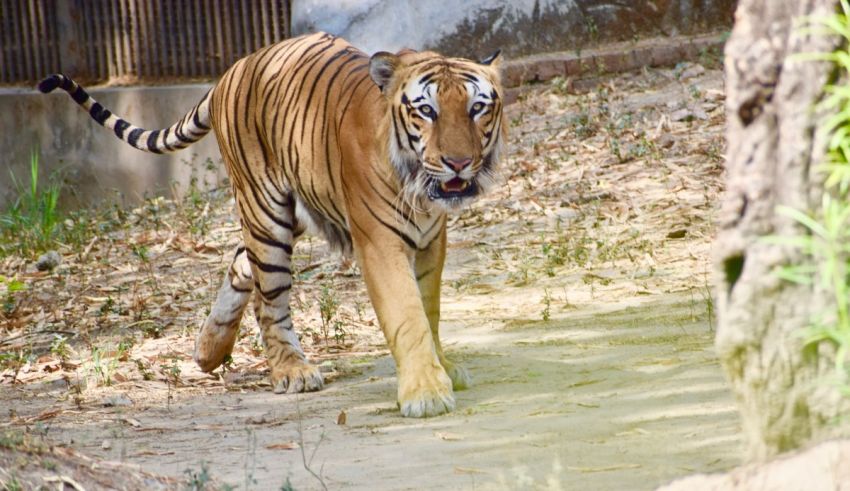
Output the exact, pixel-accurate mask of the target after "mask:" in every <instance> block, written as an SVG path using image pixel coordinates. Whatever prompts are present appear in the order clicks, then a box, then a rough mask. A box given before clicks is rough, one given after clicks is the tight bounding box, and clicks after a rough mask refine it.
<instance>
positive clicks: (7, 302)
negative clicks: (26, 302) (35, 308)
mask: <svg viewBox="0 0 850 491" xmlns="http://www.w3.org/2000/svg"><path fill="white" fill-rule="evenodd" d="M0 285H6V295H4V296H3V314H4V315H5V316H7V317H8V316H10V315H12V314H13V313H14V312H15V308H16V307H17V305H18V304H17V301H16V300H15V294H16V293H18V292H22V291H25V290H26V289H27V285H26V284H25V283H24V282H22V281H20V280H16V279H14V278H6V277H5V276H0Z"/></svg>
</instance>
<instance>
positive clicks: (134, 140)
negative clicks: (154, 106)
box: [127, 128, 145, 148]
mask: <svg viewBox="0 0 850 491" xmlns="http://www.w3.org/2000/svg"><path fill="white" fill-rule="evenodd" d="M144 132H145V130H143V129H141V128H136V129H134V130H133V131H131V132H130V134H129V135H128V136H127V143H129V144H130V145H133V146H134V147H136V148H139V137H140V136H142V133H144Z"/></svg>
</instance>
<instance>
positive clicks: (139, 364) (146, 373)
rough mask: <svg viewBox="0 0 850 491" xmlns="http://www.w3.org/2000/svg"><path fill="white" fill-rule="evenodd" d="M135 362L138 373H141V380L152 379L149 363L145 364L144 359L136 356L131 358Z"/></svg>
mask: <svg viewBox="0 0 850 491" xmlns="http://www.w3.org/2000/svg"><path fill="white" fill-rule="evenodd" d="M133 362H134V363H135V364H136V368H137V369H138V370H139V373H140V374H141V375H142V380H153V378H154V377H153V372H151V369H150V365H148V364H146V363H145V362H144V361H142V360H140V359H138V358H136V359H134V360H133Z"/></svg>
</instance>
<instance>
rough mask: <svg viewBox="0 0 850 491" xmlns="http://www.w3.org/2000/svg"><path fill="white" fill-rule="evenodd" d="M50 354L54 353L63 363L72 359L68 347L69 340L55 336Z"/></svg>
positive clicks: (58, 335)
mask: <svg viewBox="0 0 850 491" xmlns="http://www.w3.org/2000/svg"><path fill="white" fill-rule="evenodd" d="M50 353H52V354H53V356H55V357H56V358H59V361H61V362H62V363H65V362H67V361H68V359H69V358H70V357H71V350H70V348H69V347H68V340H67V338H66V337H65V336H63V335H61V334H54V335H53V342H51V343H50Z"/></svg>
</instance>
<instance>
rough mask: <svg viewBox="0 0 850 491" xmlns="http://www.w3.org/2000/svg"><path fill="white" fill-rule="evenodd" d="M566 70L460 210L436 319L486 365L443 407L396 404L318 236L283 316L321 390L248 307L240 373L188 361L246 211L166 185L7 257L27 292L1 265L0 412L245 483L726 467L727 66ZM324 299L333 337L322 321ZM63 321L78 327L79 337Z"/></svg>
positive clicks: (604, 478)
mask: <svg viewBox="0 0 850 491" xmlns="http://www.w3.org/2000/svg"><path fill="white" fill-rule="evenodd" d="M566 85H568V84H566V83H565V82H564V81H557V80H556V81H555V82H553V83H552V84H551V85H549V86H547V88H545V90H538V91H532V92H531V93H529V94H528V95H526V96H524V98H523V99H522V100H521V101H520V102H519V103H517V104H515V105H513V106H510V108H509V109H508V112H507V114H508V116H509V117H510V121H511V143H510V148H509V151H508V155H509V156H510V157H509V158H508V159H507V161H506V162H505V163H504V175H505V182H504V185H503V186H501V187H500V188H499V189H497V190H496V191H495V192H494V193H493V194H491V195H490V196H488V197H487V198H486V199H484V200H482V201H481V202H480V203H477V204H476V205H475V206H473V207H472V208H471V209H470V210H467V211H465V212H464V213H462V214H461V215H458V216H456V217H454V218H452V219H451V221H450V232H449V253H448V254H449V255H448V262H447V267H446V273H445V275H444V290H443V295H444V299H443V323H442V326H443V327H442V329H443V332H444V337H445V340H446V345H447V351H448V353H449V355H450V356H454V357H455V358H457V359H459V360H460V361H462V362H463V363H464V364H465V365H466V366H467V367H468V368H469V369H470V371H471V372H472V375H473V379H474V385H473V387H472V388H471V389H469V390H467V391H464V392H459V393H458V394H457V402H458V408H457V410H456V411H455V412H454V413H452V414H449V415H446V416H441V417H437V418H432V419H428V420H407V419H403V418H401V417H400V416H399V414H398V411H397V409H396V407H395V403H394V401H395V390H396V384H395V378H394V377H395V374H394V368H393V363H392V360H391V359H390V358H388V357H387V356H386V350H385V347H384V345H383V340H382V336H381V334H380V331H379V329H378V328H377V326H376V322H375V320H374V314H373V313H372V312H371V310H370V309H369V307H368V302H367V299H366V297H365V293H364V290H363V286H362V282H361V281H360V279H359V277H358V275H357V271H356V269H352V268H351V267H350V265H348V264H343V265H342V266H340V265H339V262H338V261H337V260H336V259H333V258H329V257H328V256H327V255H326V253H325V251H324V249H323V246H322V245H321V243H320V242H315V241H310V242H306V243H302V244H299V246H298V248H297V250H296V256H295V259H296V269H297V270H298V277H297V282H296V283H297V286H296V288H295V290H294V296H293V302H292V303H293V318H294V319H295V323H296V325H297V326H299V327H300V328H301V329H302V330H304V332H305V334H304V338H303V339H302V341H303V342H304V344H305V346H306V348H307V352H308V355H309V356H310V357H311V359H312V360H314V361H316V362H317V363H321V364H322V367H323V369H324V370H325V371H326V378H327V380H328V381H329V384H328V385H327V387H326V389H325V390H323V391H322V392H320V393H315V394H306V395H302V396H298V397H291V396H276V395H273V394H272V393H270V391H269V390H268V389H269V388H268V383H267V382H266V371H267V368H266V367H265V362H264V360H263V357H262V354H261V353H260V352H258V350H257V339H258V338H257V329H256V323H255V322H254V321H253V320H252V319H250V318H249V319H247V320H246V322H245V324H244V329H243V332H244V335H243V337H242V338H241V339H240V340H239V341H238V343H237V346H236V349H235V351H234V357H233V358H234V359H233V364H232V366H231V368H230V370H229V371H227V372H226V373H218V374H217V375H216V376H214V377H210V376H208V375H205V374H202V373H200V372H199V371H198V370H197V368H196V367H195V366H194V364H193V362H192V361H191V351H192V340H193V338H194V334H195V329H196V327H195V326H197V325H198V324H199V322H200V321H201V320H202V319H203V316H204V311H205V308H206V307H207V306H208V305H209V301H210V299H211V297H212V295H213V293H214V291H215V288H216V287H217V286H218V284H219V281H220V280H219V273H218V271H219V270H220V269H219V268H220V266H221V265H222V264H223V263H224V262H226V260H227V257H228V256H229V253H228V252H227V251H228V250H229V248H230V247H231V246H232V245H233V244H235V242H236V240H237V238H236V237H237V232H238V227H236V225H235V222H234V221H233V218H232V216H230V214H229V208H228V207H227V206H226V204H225V203H222V202H219V203H217V204H214V206H210V205H209V204H204V203H200V206H198V207H197V208H194V209H193V208H190V207H189V204H191V203H190V202H184V203H182V205H179V206H177V207H173V208H169V207H168V206H167V204H164V203H162V202H160V201H153V202H151V203H148V204H146V206H145V207H142V208H140V209H139V210H136V211H134V212H133V213H132V214H131V215H130V216H131V217H133V218H132V219H131V220H130V221H131V222H132V223H131V224H126V225H121V226H118V227H117V228H114V229H111V230H112V231H111V232H109V235H108V236H103V237H101V238H100V239H99V240H98V241H94V240H93V241H91V242H90V243H89V244H88V245H85V244H84V245H85V250H84V251H76V250H71V251H69V252H65V253H64V257H65V263H64V264H63V266H62V267H60V268H59V269H58V270H57V271H56V272H54V273H51V274H44V273H39V272H35V271H34V270H33V266H32V265H31V263H29V262H28V261H26V260H24V259H16V258H8V259H7V260H5V262H3V263H2V264H0V266H2V267H3V268H4V270H6V271H15V272H17V273H16V275H17V276H16V278H18V279H19V280H20V281H21V282H22V283H23V284H24V285H25V287H26V288H27V289H26V290H24V293H14V292H11V291H4V290H3V285H0V295H2V296H4V298H5V299H6V302H7V305H11V306H12V309H11V310H10V314H8V317H7V320H5V321H4V322H5V324H4V325H3V326H5V333H6V334H5V335H6V336H7V337H6V339H5V340H4V339H2V338H0V346H2V347H3V351H4V352H5V353H9V354H10V357H9V358H8V359H9V360H13V361H14V360H20V362H19V363H18V364H16V365H13V364H7V365H6V367H5V368H4V367H3V365H0V415H2V417H4V418H5V415H6V414H8V419H5V420H0V426H2V427H4V431H5V430H6V429H10V430H14V431H27V432H29V433H37V434H39V435H43V436H44V437H45V438H47V439H48V440H49V441H50V442H52V443H54V444H58V445H62V446H65V447H70V448H72V449H75V450H78V451H80V452H83V453H85V454H88V455H90V456H92V457H94V458H98V459H104V460H108V461H121V462H126V463H130V464H132V465H138V466H141V469H143V470H145V471H148V472H155V473H160V474H167V475H171V476H184V477H186V478H189V479H191V480H193V481H194V482H195V483H198V482H200V481H204V480H205V479H206V478H207V477H208V476H212V477H213V478H214V479H216V480H218V481H219V482H225V483H228V484H230V485H233V486H236V487H238V488H246V489H275V488H278V487H280V486H282V485H283V484H284V483H286V482H287V480H289V481H290V482H291V484H292V485H294V487H295V488H296V489H320V488H321V483H320V481H319V479H317V478H316V477H315V476H312V475H311V474H310V473H309V472H308V471H307V470H306V469H305V466H304V464H303V462H302V459H303V458H304V457H305V456H306V458H308V459H309V458H310V457H311V456H312V463H311V464H310V468H311V469H312V471H313V472H315V473H316V474H317V475H320V476H321V479H322V481H324V483H325V484H326V485H327V486H328V488H329V489H425V488H437V489H439V488H445V489H652V488H654V487H656V486H657V485H660V484H663V483H665V482H667V481H669V480H671V479H673V478H675V477H678V476H683V475H687V474H689V473H692V472H697V471H699V472H711V471H719V470H725V469H729V468H731V467H733V466H734V465H736V464H737V463H738V462H739V448H738V447H739V442H738V433H739V428H738V419H737V415H736V414H735V412H734V408H733V402H732V400H731V396H730V395H729V393H728V391H727V390H726V388H725V385H724V381H723V379H722V377H721V374H720V369H719V367H718V366H717V362H716V359H715V357H714V355H713V350H712V344H711V343H712V337H713V333H712V331H711V323H712V319H711V316H712V301H711V296H710V294H709V289H708V285H709V273H708V272H709V259H708V258H709V254H710V240H711V236H712V233H713V230H712V216H713V213H714V206H713V203H716V202H717V195H718V193H719V192H720V190H721V189H720V188H721V185H720V183H721V178H720V176H721V169H722V166H721V157H720V155H721V154H722V131H723V124H722V121H723V99H722V94H723V92H722V89H723V87H722V76H721V74H720V72H719V71H718V70H712V69H708V70H706V69H705V68H704V67H702V66H700V65H683V66H681V67H677V68H676V69H674V70H652V71H650V70H648V71H646V72H644V73H639V74H628V75H623V76H619V77H618V78H616V79H610V80H603V81H602V83H601V84H600V85H599V86H597V87H596V88H594V89H593V90H592V91H591V92H589V93H586V94H579V95H575V94H568V93H566V92H565V90H564V87H565V86H566ZM199 217H200V218H199ZM199 220H200V221H199ZM184 222H185V224H188V225H184ZM190 225H191V227H190ZM199 225H202V226H199ZM139 251H144V254H140V253H139ZM75 258H76V259H75ZM140 259H141V260H140ZM63 268H64V269H63ZM29 291H37V292H38V294H37V295H28V293H27V292H29ZM322 295H331V296H332V298H333V299H335V301H336V302H338V304H339V305H338V310H337V312H336V314H335V316H336V317H335V318H334V319H335V322H336V321H339V322H340V324H339V325H340V326H344V331H343V332H342V334H344V336H340V337H339V338H337V337H334V336H333V332H331V333H330V335H331V337H330V340H329V338H327V337H325V336H324V335H323V333H322V331H321V329H320V327H319V326H320V319H319V317H320V316H319V308H318V304H319V303H320V302H321V300H320V299H321V298H322ZM334 295H335V296H334ZM10 301H11V304H9V303H8V302H10ZM57 330H62V331H63V332H68V331H69V330H73V331H74V332H78V333H79V334H78V335H74V336H72V337H71V338H69V339H68V340H67V341H68V347H67V349H66V348H63V346H64V345H62V344H61V343H58V344H57V341H56V339H58V338H55V336H54V335H53V334H50V333H55V332H56V331H57ZM0 331H2V330H0ZM127 341H129V343H128V344H123V345H122V343H125V342H127ZM57 346H59V347H58V348H57ZM122 346H123V348H122ZM128 346H129V347H128ZM48 348H49V351H48ZM59 348H62V349H59ZM39 349H40V350H41V351H38V350H39ZM25 353H28V354H27V356H24V354H25ZM38 353H41V354H40V355H39V354H38ZM343 412H344V413H345V417H344V419H345V421H344V424H338V422H339V423H342V421H340V418H341V413H343ZM302 439H303V452H302ZM2 442H3V440H2V438H0V470H3V469H2V463H3V462H4V460H3V454H2V450H3V445H2ZM6 462H14V460H10V461H6ZM204 469H207V470H206V471H204ZM6 472H16V470H15V469H11V471H9V470H8V469H7V470H6ZM39 472H42V473H44V472H46V471H44V470H43V469H42V470H41V471H39ZM2 480H3V474H2V473H0V482H2Z"/></svg>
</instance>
